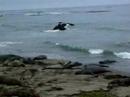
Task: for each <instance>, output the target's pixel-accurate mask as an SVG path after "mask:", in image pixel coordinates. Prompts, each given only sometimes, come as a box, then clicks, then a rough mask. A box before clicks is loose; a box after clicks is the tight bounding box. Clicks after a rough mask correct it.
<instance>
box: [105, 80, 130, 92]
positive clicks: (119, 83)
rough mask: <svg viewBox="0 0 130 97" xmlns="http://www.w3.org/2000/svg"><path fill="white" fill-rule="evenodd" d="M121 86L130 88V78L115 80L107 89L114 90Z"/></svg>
mask: <svg viewBox="0 0 130 97" xmlns="http://www.w3.org/2000/svg"><path fill="white" fill-rule="evenodd" d="M119 86H130V78H123V79H116V80H113V81H111V82H110V83H109V84H108V87H107V88H108V89H112V88H114V87H119Z"/></svg>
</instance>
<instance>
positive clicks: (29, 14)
mask: <svg viewBox="0 0 130 97" xmlns="http://www.w3.org/2000/svg"><path fill="white" fill-rule="evenodd" d="M24 15H27V16H39V15H40V14H39V13H37V12H36V13H25V14H24Z"/></svg>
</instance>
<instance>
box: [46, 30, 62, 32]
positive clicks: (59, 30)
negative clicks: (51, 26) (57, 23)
mask: <svg viewBox="0 0 130 97" xmlns="http://www.w3.org/2000/svg"><path fill="white" fill-rule="evenodd" d="M59 31H60V30H46V31H44V32H59Z"/></svg>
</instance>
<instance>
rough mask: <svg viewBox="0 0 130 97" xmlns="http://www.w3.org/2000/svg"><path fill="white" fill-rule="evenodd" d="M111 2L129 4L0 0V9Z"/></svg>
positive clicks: (96, 1)
mask: <svg viewBox="0 0 130 97" xmlns="http://www.w3.org/2000/svg"><path fill="white" fill-rule="evenodd" d="M111 4H130V0H0V9H1V10H2V9H3V10H6V9H8V10H12V9H16V10H17V9H31V8H33V9H35V8H50V7H51V8H53V7H74V6H90V5H111Z"/></svg>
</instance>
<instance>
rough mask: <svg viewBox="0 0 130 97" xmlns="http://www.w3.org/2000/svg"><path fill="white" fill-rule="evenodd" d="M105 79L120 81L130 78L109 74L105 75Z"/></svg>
mask: <svg viewBox="0 0 130 97" xmlns="http://www.w3.org/2000/svg"><path fill="white" fill-rule="evenodd" d="M104 78H105V79H120V78H128V77H127V76H122V75H119V74H114V75H113V74H108V75H104Z"/></svg>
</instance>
